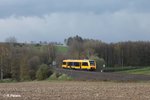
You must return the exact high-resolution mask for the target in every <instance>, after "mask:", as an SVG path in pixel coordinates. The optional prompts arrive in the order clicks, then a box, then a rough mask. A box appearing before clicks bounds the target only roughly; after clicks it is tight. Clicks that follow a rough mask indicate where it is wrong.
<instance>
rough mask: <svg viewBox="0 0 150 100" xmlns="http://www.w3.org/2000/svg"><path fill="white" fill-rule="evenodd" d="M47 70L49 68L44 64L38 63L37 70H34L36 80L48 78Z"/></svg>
mask: <svg viewBox="0 0 150 100" xmlns="http://www.w3.org/2000/svg"><path fill="white" fill-rule="evenodd" d="M48 72H49V69H48V66H47V65H46V64H42V65H40V66H39V69H38V71H37V72H36V78H37V80H44V79H46V78H48Z"/></svg>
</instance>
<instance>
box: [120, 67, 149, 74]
mask: <svg viewBox="0 0 150 100" xmlns="http://www.w3.org/2000/svg"><path fill="white" fill-rule="evenodd" d="M120 72H124V73H128V74H142V75H150V67H145V68H139V69H131V70H126V71H120Z"/></svg>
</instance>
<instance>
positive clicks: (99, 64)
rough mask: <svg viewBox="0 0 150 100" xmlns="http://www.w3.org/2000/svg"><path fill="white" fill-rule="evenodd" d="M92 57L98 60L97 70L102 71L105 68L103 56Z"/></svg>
mask: <svg viewBox="0 0 150 100" xmlns="http://www.w3.org/2000/svg"><path fill="white" fill-rule="evenodd" d="M90 59H93V60H95V61H96V67H97V68H96V70H98V71H100V70H101V69H103V65H104V64H105V60H104V59H103V58H99V57H98V56H92V57H90Z"/></svg>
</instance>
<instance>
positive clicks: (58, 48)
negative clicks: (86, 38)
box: [56, 45, 68, 53]
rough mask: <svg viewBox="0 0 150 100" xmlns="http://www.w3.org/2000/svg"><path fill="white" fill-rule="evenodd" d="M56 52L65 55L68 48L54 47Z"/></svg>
mask: <svg viewBox="0 0 150 100" xmlns="http://www.w3.org/2000/svg"><path fill="white" fill-rule="evenodd" d="M56 50H57V52H60V53H66V52H67V50H68V48H67V47H66V46H59V45H57V46H56Z"/></svg>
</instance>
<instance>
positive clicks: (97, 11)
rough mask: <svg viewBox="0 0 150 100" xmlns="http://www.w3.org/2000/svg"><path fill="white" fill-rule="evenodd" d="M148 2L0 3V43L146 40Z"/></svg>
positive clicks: (41, 0) (0, 0)
mask: <svg viewBox="0 0 150 100" xmlns="http://www.w3.org/2000/svg"><path fill="white" fill-rule="evenodd" d="M149 5H150V0H0V41H5V40H6V38H8V37H16V39H17V41H19V42H29V41H35V42H38V41H48V42H62V43H63V41H64V39H65V38H68V37H70V36H76V35H79V36H81V37H82V38H89V39H96V40H101V41H104V42H108V43H110V42H120V41H139V40H140V41H149V40H150V6H149Z"/></svg>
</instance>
